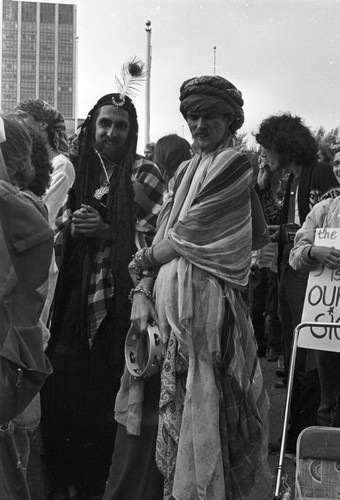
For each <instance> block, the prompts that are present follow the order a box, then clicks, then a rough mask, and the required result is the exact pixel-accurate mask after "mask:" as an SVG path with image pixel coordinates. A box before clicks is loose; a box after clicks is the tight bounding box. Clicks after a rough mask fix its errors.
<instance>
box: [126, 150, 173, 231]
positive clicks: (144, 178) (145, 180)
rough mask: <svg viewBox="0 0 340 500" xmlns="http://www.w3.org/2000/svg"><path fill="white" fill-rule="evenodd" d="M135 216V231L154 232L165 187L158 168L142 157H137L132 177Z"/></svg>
mask: <svg viewBox="0 0 340 500" xmlns="http://www.w3.org/2000/svg"><path fill="white" fill-rule="evenodd" d="M132 182H133V189H134V193H135V208H136V215H137V224H136V225H137V231H138V232H141V233H151V234H152V235H154V233H155V232H156V223H157V217H158V214H159V212H160V209H161V206H162V203H163V194H164V193H165V190H166V186H165V183H164V181H163V178H162V175H161V172H160V170H159V168H158V167H157V166H156V165H155V164H154V163H152V162H150V161H148V160H146V159H145V158H143V157H139V156H138V157H137V160H136V161H135V163H134V165H133V175H132Z"/></svg>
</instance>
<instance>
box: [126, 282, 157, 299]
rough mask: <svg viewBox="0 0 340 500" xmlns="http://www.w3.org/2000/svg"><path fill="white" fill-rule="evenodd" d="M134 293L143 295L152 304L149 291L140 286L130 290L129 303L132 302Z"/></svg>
mask: <svg viewBox="0 0 340 500" xmlns="http://www.w3.org/2000/svg"><path fill="white" fill-rule="evenodd" d="M136 293H142V294H143V295H145V297H146V298H148V299H150V300H151V302H153V297H152V293H151V292H150V290H148V289H147V288H145V287H144V286H142V285H137V286H136V287H135V288H132V289H131V290H130V293H129V300H130V302H133V297H134V295H135V294H136Z"/></svg>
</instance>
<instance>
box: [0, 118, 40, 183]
mask: <svg viewBox="0 0 340 500" xmlns="http://www.w3.org/2000/svg"><path fill="white" fill-rule="evenodd" d="M1 117H2V119H3V121H4V126H5V134H6V140H5V142H3V143H1V151H2V154H3V157H4V161H5V165H6V168H7V172H8V176H9V178H10V181H11V182H12V183H15V184H17V185H18V186H27V185H28V183H29V182H30V180H31V175H32V171H31V170H30V169H29V168H28V166H29V165H28V161H29V159H30V156H31V149H32V141H31V138H30V135H29V133H28V130H27V128H26V126H25V125H24V123H22V122H21V120H18V118H17V116H16V115H15V114H14V113H13V112H6V113H1Z"/></svg>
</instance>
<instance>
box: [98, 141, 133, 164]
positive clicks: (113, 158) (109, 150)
mask: <svg viewBox="0 0 340 500" xmlns="http://www.w3.org/2000/svg"><path fill="white" fill-rule="evenodd" d="M93 146H94V148H95V149H96V150H97V151H98V153H99V154H100V155H101V156H102V158H103V159H106V160H108V161H110V162H115V163H118V162H119V161H120V160H121V159H122V158H123V157H124V156H125V154H126V152H127V149H128V143H127V142H126V143H125V144H123V145H118V144H115V143H112V141H110V140H105V141H104V142H103V141H101V142H99V143H98V142H95V143H94V145H93Z"/></svg>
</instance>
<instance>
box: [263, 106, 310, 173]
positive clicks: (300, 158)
mask: <svg viewBox="0 0 340 500" xmlns="http://www.w3.org/2000/svg"><path fill="white" fill-rule="evenodd" d="M255 139H256V141H257V142H258V143H259V144H260V145H261V146H263V147H264V148H266V149H273V150H274V151H276V152H277V153H278V154H279V155H280V157H281V159H282V160H283V161H285V162H291V161H292V162H294V163H296V164H297V165H301V166H303V165H306V164H310V163H314V162H316V161H317V153H318V144H317V142H316V140H315V139H314V137H313V135H312V133H311V131H310V130H309V128H308V127H306V126H305V125H304V124H303V123H302V119H301V118H300V117H299V116H292V115H291V114H289V113H286V114H282V115H277V116H270V117H269V118H266V119H265V120H263V122H262V123H261V125H260V129H259V132H258V133H257V134H256V135H255Z"/></svg>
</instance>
